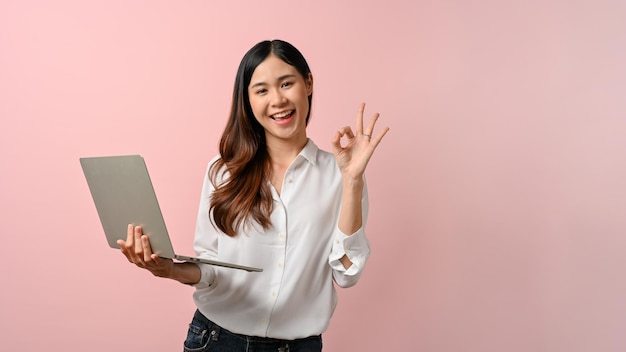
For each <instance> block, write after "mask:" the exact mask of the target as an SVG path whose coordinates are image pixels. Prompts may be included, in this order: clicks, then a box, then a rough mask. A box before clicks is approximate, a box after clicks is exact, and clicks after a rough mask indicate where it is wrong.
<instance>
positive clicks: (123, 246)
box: [117, 240, 133, 263]
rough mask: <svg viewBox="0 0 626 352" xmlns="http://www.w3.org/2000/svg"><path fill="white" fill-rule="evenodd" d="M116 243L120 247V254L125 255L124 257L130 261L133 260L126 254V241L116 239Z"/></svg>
mask: <svg viewBox="0 0 626 352" xmlns="http://www.w3.org/2000/svg"><path fill="white" fill-rule="evenodd" d="M117 245H118V246H119V247H120V249H121V251H122V254H123V255H124V256H125V257H126V259H128V261H129V262H131V263H132V262H133V261H132V260H131V259H130V256H129V254H128V248H126V242H125V241H124V240H117Z"/></svg>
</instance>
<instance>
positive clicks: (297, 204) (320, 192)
mask: <svg viewBox="0 0 626 352" xmlns="http://www.w3.org/2000/svg"><path fill="white" fill-rule="evenodd" d="M214 160H215V159H214ZM211 163H212V162H211ZM211 163H209V166H210V165H211ZM207 175H208V171H207ZM207 175H205V179H204V185H203V188H202V198H201V201H200V207H199V212H198V221H197V226H196V235H195V241H194V248H195V250H196V253H197V255H198V256H199V257H204V258H208V259H216V260H220V261H225V262H231V263H236V264H241V265H246V266H252V267H258V268H262V269H263V272H247V271H243V270H236V269H229V268H222V267H216V266H210V265H206V264H200V265H199V266H200V269H201V272H202V278H201V280H200V282H199V283H198V284H196V285H195V287H196V291H195V293H194V295H193V297H194V301H195V304H196V306H197V307H198V309H199V310H200V312H202V313H203V314H204V315H205V316H206V317H207V318H209V319H210V320H212V321H214V322H215V323H216V324H218V325H220V326H222V327H223V328H225V329H228V330H230V331H232V332H235V333H239V334H245V335H252V336H262V337H272V338H278V339H289V340H291V339H296V338H302V337H307V336H311V335H319V334H321V333H322V332H324V330H326V328H327V327H328V323H329V321H330V317H331V315H332V313H333V311H334V309H335V306H336V304H337V293H336V292H335V287H334V285H333V279H334V281H335V283H336V284H337V285H338V286H341V287H349V286H352V285H354V284H356V282H357V281H358V279H359V277H360V276H361V273H362V271H363V268H364V266H365V262H366V261H367V258H368V257H369V253H370V249H369V243H368V240H367V238H366V237H365V232H364V230H363V229H364V227H365V224H366V221H367V212H368V198H367V187H364V190H363V199H362V208H363V226H362V227H361V228H360V229H359V230H357V231H356V232H355V233H354V234H350V235H349V236H348V235H346V234H344V233H342V232H341V231H340V230H339V228H338V220H339V213H340V208H341V195H342V175H341V172H340V171H339V168H338V167H337V163H336V161H335V157H334V156H333V155H332V154H331V153H328V152H325V151H323V150H320V149H319V148H318V147H317V146H316V145H315V144H314V143H313V141H311V140H309V141H308V143H307V144H306V146H305V147H304V149H303V150H302V151H301V152H300V154H299V155H298V156H297V157H296V159H295V160H294V161H293V162H292V164H291V165H290V166H289V168H288V169H287V171H286V173H285V176H284V182H283V185H282V191H281V194H280V195H278V193H277V192H276V190H275V189H274V188H273V187H272V194H273V198H274V211H273V212H272V214H271V222H272V227H271V228H270V229H268V230H264V229H263V228H262V227H261V226H260V225H258V224H252V225H249V226H244V229H243V230H244V231H240V233H238V234H237V236H235V237H230V236H227V235H226V234H224V233H222V232H221V231H219V230H217V229H216V228H215V227H214V226H213V224H212V223H211V220H210V218H209V203H210V199H211V194H212V192H213V190H214V186H213V184H212V183H211V181H210V180H209V178H208V176H207ZM344 255H347V256H348V258H349V259H350V260H351V261H352V266H351V267H350V268H348V269H345V268H344V267H343V265H342V264H341V262H340V261H339V259H340V258H341V257H343V256H344Z"/></svg>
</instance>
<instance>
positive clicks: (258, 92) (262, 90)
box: [255, 88, 267, 95]
mask: <svg viewBox="0 0 626 352" xmlns="http://www.w3.org/2000/svg"><path fill="white" fill-rule="evenodd" d="M255 93H256V94H259V95H261V94H265V93H267V89H265V88H261V89H257V91H256V92H255Z"/></svg>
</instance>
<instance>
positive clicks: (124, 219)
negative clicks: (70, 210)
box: [80, 155, 262, 271]
mask: <svg viewBox="0 0 626 352" xmlns="http://www.w3.org/2000/svg"><path fill="white" fill-rule="evenodd" d="M80 164H81V166H82V169H83V173H84V174H85V178H86V180H87V184H88V186H89V190H90V192H91V196H92V198H93V201H94V203H95V206H96V210H97V212H98V217H99V218H100V222H101V223H102V228H103V229H104V233H105V235H106V238H107V242H108V244H109V246H110V247H111V248H119V246H118V245H117V241H118V240H124V241H125V240H126V237H127V236H126V232H127V228H128V224H134V225H136V226H141V227H142V229H143V233H144V234H145V235H147V236H148V238H149V239H150V245H151V247H152V251H153V252H154V253H156V254H158V255H159V256H160V257H163V258H171V259H179V260H185V261H192V262H200V263H206V264H211V265H217V266H224V267H229V268H234V269H242V270H247V271H262V270H261V269H259V268H252V267H247V266H242V265H237V264H231V263H224V262H219V261H214V260H207V259H204V258H195V257H188V256H177V255H176V254H175V253H174V248H173V247H172V242H171V240H170V237H169V234H168V232H167V228H166V226H165V221H164V219H163V215H162V213H161V208H160V207H159V203H158V201H157V198H156V194H155V192H154V188H153V186H152V181H151V180H150V175H149V174H148V169H147V167H146V164H145V161H144V159H143V157H141V156H140V155H120V156H103V157H86V158H80Z"/></svg>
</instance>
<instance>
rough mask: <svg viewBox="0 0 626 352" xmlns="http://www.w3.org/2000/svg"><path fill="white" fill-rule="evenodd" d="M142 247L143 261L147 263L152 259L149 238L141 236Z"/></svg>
mask: <svg viewBox="0 0 626 352" xmlns="http://www.w3.org/2000/svg"><path fill="white" fill-rule="evenodd" d="M141 247H142V248H143V260H144V261H146V262H147V261H149V260H150V259H152V247H151V246H150V239H149V238H148V236H146V235H143V236H141Z"/></svg>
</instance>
